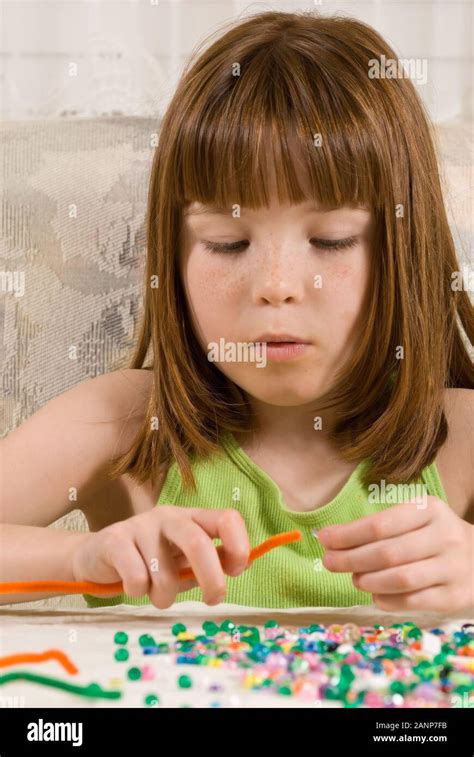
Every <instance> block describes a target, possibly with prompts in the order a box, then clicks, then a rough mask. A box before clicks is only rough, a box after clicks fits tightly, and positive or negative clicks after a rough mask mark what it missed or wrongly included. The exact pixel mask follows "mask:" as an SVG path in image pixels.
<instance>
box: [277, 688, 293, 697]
mask: <svg viewBox="0 0 474 757" xmlns="http://www.w3.org/2000/svg"><path fill="white" fill-rule="evenodd" d="M278 693H279V694H283V696H285V697H289V696H291V694H292V691H291V689H290V687H289V686H280V688H279V689H278Z"/></svg>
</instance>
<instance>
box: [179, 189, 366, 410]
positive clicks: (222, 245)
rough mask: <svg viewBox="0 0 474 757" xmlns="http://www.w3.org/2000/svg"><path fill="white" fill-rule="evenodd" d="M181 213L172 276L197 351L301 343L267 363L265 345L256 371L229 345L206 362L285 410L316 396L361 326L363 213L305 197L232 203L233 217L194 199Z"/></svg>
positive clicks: (253, 394)
mask: <svg viewBox="0 0 474 757" xmlns="http://www.w3.org/2000/svg"><path fill="white" fill-rule="evenodd" d="M273 197H275V195H273ZM234 208H235V206H234ZM183 216H184V218H183V243H182V249H181V258H180V265H181V276H182V282H183V285H184V287H185V292H186V296H187V301H188V304H189V310H190V313H191V315H192V318H193V323H194V330H195V333H196V336H197V337H198V339H199V341H200V343H201V344H202V346H203V349H204V350H205V353H206V355H209V350H210V345H211V344H212V343H215V344H217V345H219V343H220V342H221V343H224V345H225V346H227V345H228V344H234V345H238V344H243V343H248V342H256V341H258V337H259V336H260V335H262V334H264V333H265V332H271V333H272V334H290V335H292V336H294V337H298V338H300V339H303V340H304V341H305V342H309V344H308V345H307V346H306V347H305V348H304V350H303V351H302V352H301V353H300V354H299V355H298V356H296V357H294V358H292V359H289V360H285V361H277V360H275V359H272V358H271V357H270V352H271V350H268V351H267V353H266V354H267V357H266V365H265V367H257V366H258V361H255V360H254V362H247V361H246V360H245V359H242V355H245V354H246V353H245V352H241V353H240V359H239V352H238V351H237V350H236V352H235V353H234V354H235V355H236V356H237V357H236V359H232V353H229V352H227V356H228V357H229V355H230V356H231V357H230V359H228V357H227V358H225V359H223V360H221V357H222V353H220V354H219V359H218V360H217V361H216V365H217V367H218V368H219V370H221V371H222V372H223V373H224V374H225V375H226V376H227V377H228V378H229V379H231V380H232V381H233V382H235V383H236V384H237V385H238V386H240V387H241V388H242V389H243V390H244V391H245V392H246V393H248V394H249V395H250V396H251V397H253V398H255V399H257V400H260V401H261V402H265V403H268V404H270V405H279V406H286V407H290V406H298V405H302V404H305V403H311V402H313V401H314V400H316V399H317V398H318V397H319V396H321V395H322V394H323V393H325V392H326V391H327V390H328V389H330V387H331V386H332V384H333V383H334V377H335V372H336V371H337V370H338V369H340V368H341V367H342V366H343V364H344V363H345V362H346V361H347V360H348V358H349V357H350V354H351V352H352V350H353V349H354V346H355V345H356V343H357V340H358V338H359V335H360V329H361V328H363V322H362V321H363V318H362V316H363V313H362V309H363V303H364V296H365V294H366V290H367V284H368V278H369V262H370V241H371V232H372V215H371V213H370V211H368V210H366V209H363V208H354V207H341V208H338V209H336V210H331V211H325V212H323V211H321V210H319V211H318V210H317V209H315V204H314V203H313V202H305V203H302V204H299V205H281V204H278V202H277V201H275V200H273V199H272V203H271V205H270V207H268V208H263V209H261V210H257V211H250V210H247V209H246V208H240V217H234V215H233V213H232V211H229V210H228V209H226V210H220V211H219V209H216V208H212V207H207V206H203V205H201V204H200V203H191V204H190V205H188V206H187V207H186V208H185V209H184V213H183ZM336 243H337V244H336ZM228 245H231V246H232V247H234V248H235V250H234V251H228V250H226V247H227V246H228ZM209 247H212V249H209ZM213 250H214V251H213ZM263 354H265V352H263V353H261V355H263ZM261 362H262V364H263V360H261Z"/></svg>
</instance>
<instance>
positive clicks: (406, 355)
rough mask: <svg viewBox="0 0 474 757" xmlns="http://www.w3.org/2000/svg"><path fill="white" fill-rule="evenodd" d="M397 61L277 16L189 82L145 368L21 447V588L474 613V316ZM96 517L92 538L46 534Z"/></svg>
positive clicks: (314, 20) (9, 503)
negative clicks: (68, 518)
mask: <svg viewBox="0 0 474 757" xmlns="http://www.w3.org/2000/svg"><path fill="white" fill-rule="evenodd" d="M382 56H385V58H384V59H382ZM387 59H391V60H395V54H394V52H393V50H391V49H390V47H389V46H388V45H387V44H386V43H385V42H384V40H383V39H382V38H381V37H380V36H379V34H377V33H376V32H375V31H374V30H373V29H372V28H370V27H369V26H367V25H365V24H363V23H361V22H358V21H355V20H351V19H348V18H337V17H336V18H334V17H333V18H327V17H319V16H318V15H313V14H303V15H299V14H293V13H279V12H266V13H263V14H260V15H257V16H254V17H250V18H248V19H246V20H244V21H243V22H241V23H239V24H238V25H236V26H234V27H232V28H230V29H229V30H228V31H227V32H226V33H225V34H223V36H221V37H220V38H218V39H216V40H215V41H214V42H213V43H212V44H211V45H210V46H209V47H208V49H206V50H204V51H202V52H201V54H200V56H199V57H198V58H197V60H196V61H195V62H194V63H193V64H192V65H190V66H188V67H187V69H186V70H185V72H184V74H183V77H182V79H181V81H180V84H179V86H178V88H177V91H176V93H175V96H174V98H173V100H172V102H171V104H170V106H169V108H168V111H167V113H166V116H165V118H164V121H163V124H162V127H161V131H160V143H159V146H158V148H157V150H156V153H155V157H154V163H153V169H152V174H151V181H150V187H149V206H148V213H147V229H148V258H147V269H146V291H145V308H144V318H143V323H142V327H141V334H140V338H139V343H138V345H137V349H136V353H135V356H134V358H133V361H132V364H131V368H130V369H128V370H125V371H118V372H113V373H111V374H108V375H105V376H102V377H99V378H95V379H91V380H87V381H85V382H82V383H81V384H79V385H78V386H77V387H74V388H73V389H72V390H70V391H69V392H67V393H66V394H64V395H63V396H61V397H58V398H56V399H55V400H53V401H51V402H50V403H48V404H47V405H46V406H45V407H44V408H42V409H41V410H39V411H38V412H37V413H36V414H35V415H34V416H32V417H31V418H30V419H28V420H27V421H26V422H25V423H24V424H22V425H21V426H20V428H18V429H17V430H15V431H14V432H13V433H12V434H10V435H9V436H8V437H6V438H5V439H4V440H2V443H1V444H2V450H1V451H2V455H3V458H4V461H5V471H6V485H5V486H4V487H3V501H2V514H1V519H2V550H1V552H2V558H1V574H0V580H2V581H8V580H28V579H33V578H36V579H47V578H52V579H61V578H62V579H65V580H91V581H95V582H101V583H114V582H116V581H120V580H122V581H123V583H124V590H125V592H124V594H123V595H117V594H115V595H114V594H113V592H111V593H110V595H108V596H107V597H105V598H99V597H96V596H93V595H85V596H86V600H87V602H88V604H89V606H91V607H97V606H102V605H107V604H109V605H110V604H118V603H121V602H126V603H130V604H132V605H133V604H135V605H136V604H143V603H149V602H151V603H153V604H154V605H155V606H156V607H159V608H165V607H169V606H170V605H171V604H172V603H173V602H174V601H178V602H179V601H182V600H188V599H195V600H196V599H197V600H203V601H204V602H206V603H207V604H216V603H217V602H220V601H223V600H224V599H225V600H226V601H228V602H235V603H240V604H247V605H253V606H260V607H269V608H276V607H292V606H303V605H309V606H317V605H325V606H328V605H331V606H348V605H356V604H369V603H372V602H375V604H376V605H378V607H380V608H382V609H386V610H411V609H415V608H416V609H421V608H424V609H432V610H437V611H445V612H452V611H457V610H460V609H462V608H465V607H468V606H470V605H471V604H472V603H473V562H472V561H473V531H474V527H473V525H472V522H473V521H472V509H470V508H472V504H473V502H474V477H473V466H472V460H473V456H474V455H473V452H474V449H473V448H474V441H473V437H474V434H473V424H474V399H473V395H474V393H473V391H472V390H473V388H474V369H473V364H472V359H471V356H470V352H469V348H468V341H469V342H470V343H471V344H472V342H473V341H474V317H473V309H472V304H471V302H470V299H469V297H468V294H467V292H466V291H465V290H464V289H463V288H461V289H460V288H459V287H456V288H455V287H452V281H453V275H455V274H456V273H457V272H458V271H459V268H460V266H459V263H458V262H457V260H456V255H455V250H454V244H453V240H452V237H451V234H450V231H449V228H448V223H447V218H446V213H445V209H444V206H443V199H442V193H441V189H440V180H439V174H438V167H437V162H436V157H435V152H434V148H433V142H432V136H431V133H430V127H429V124H428V120H427V117H426V115H425V113H424V110H423V108H422V105H421V102H420V100H419V98H418V95H417V93H416V91H415V88H414V86H413V84H412V83H411V81H410V80H409V79H408V78H404V77H401V78H386V77H384V76H383V75H378V76H374V75H373V70H374V61H375V62H377V61H381V60H387ZM369 71H372V73H371V74H370V75H369ZM149 352H150V353H151V354H150V355H149ZM148 355H149V357H148V359H147V356H148ZM71 487H74V490H75V491H77V499H75V500H74V501H73V502H71V501H69V499H68V498H67V493H68V492H69V491H70V489H71ZM32 492H33V494H34V496H33V497H32ZM77 507H79V508H81V509H82V511H83V512H84V513H85V515H86V517H87V519H88V522H89V527H90V531H89V532H88V533H71V532H65V531H58V530H53V529H47V528H45V526H47V525H48V523H51V522H52V521H53V520H55V519H57V518H58V517H60V516H61V515H64V514H65V513H66V512H68V511H70V510H72V509H73V508H77ZM295 528H297V529H299V530H300V531H301V533H302V539H301V541H299V542H297V543H293V544H289V545H287V546H285V547H280V548H279V549H276V550H273V551H272V552H270V553H268V554H267V555H265V556H264V557H262V558H261V559H259V560H257V561H256V562H254V563H252V564H251V565H250V566H249V567H247V561H248V555H249V550H250V547H251V546H254V545H256V544H257V543H259V542H260V541H262V540H264V539H265V538H268V537H269V536H272V535H274V534H276V533H279V532H282V531H287V530H292V529H295ZM216 540H220V541H221V544H220V545H216V543H215V542H216ZM184 566H191V567H192V569H193V571H194V574H195V576H196V580H195V581H194V580H193V581H191V580H188V581H180V580H179V577H178V571H179V570H180V568H182V567H184ZM43 596H44V595H43ZM47 596H49V595H47ZM37 598H38V595H29V596H27V597H25V595H18V596H15V597H14V598H13V601H16V600H23V601H24V600H25V599H37ZM7 600H8V602H11V601H12V597H11V596H9V597H7Z"/></svg>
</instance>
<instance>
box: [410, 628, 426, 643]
mask: <svg viewBox="0 0 474 757" xmlns="http://www.w3.org/2000/svg"><path fill="white" fill-rule="evenodd" d="M407 636H408V638H409V639H416V640H417V641H418V639H421V637H422V636H423V632H422V631H420V629H419V628H412V629H411V631H408V633H407Z"/></svg>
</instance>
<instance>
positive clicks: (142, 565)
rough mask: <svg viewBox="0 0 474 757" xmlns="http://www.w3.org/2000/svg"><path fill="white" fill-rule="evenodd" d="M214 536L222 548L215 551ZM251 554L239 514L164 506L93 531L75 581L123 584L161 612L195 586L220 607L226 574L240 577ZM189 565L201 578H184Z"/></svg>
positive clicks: (76, 564) (75, 563)
mask: <svg viewBox="0 0 474 757" xmlns="http://www.w3.org/2000/svg"><path fill="white" fill-rule="evenodd" d="M214 538H218V539H220V540H221V541H222V545H219V546H217V547H216V545H215V544H214V543H213V541H212V539H214ZM249 554H250V544H249V539H248V534H247V529H246V527H245V522H244V520H243V518H242V516H241V515H240V513H239V512H238V510H234V509H225V510H206V509H201V508H187V507H177V506H175V505H159V506H157V507H154V508H153V510H150V511H148V512H145V513H141V514H140V515H134V516H133V517H132V518H127V519H126V520H122V521H118V522H117V523H113V524H112V525H111V526H107V527H106V528H104V529H102V530H101V531H94V532H90V533H89V534H88V538H86V539H84V540H83V541H81V542H80V543H79V544H78V546H77V547H76V550H75V551H74V553H73V556H72V571H73V575H74V580H76V581H94V582H95V583H113V582H116V581H122V582H123V588H124V592H125V593H126V594H129V595H130V596H131V597H141V596H143V595H144V594H148V596H149V598H150V601H151V602H152V604H154V605H155V607H158V608H160V609H165V608H167V607H169V606H170V605H172V604H173V602H174V601H175V598H176V595H177V594H179V592H181V591H187V590H188V589H192V588H194V587H196V586H200V587H201V589H202V592H203V601H204V602H205V603H206V604H208V605H215V604H218V603H219V602H222V601H223V600H224V598H225V591H226V581H225V575H224V574H225V573H226V574H227V575H230V576H238V575H240V574H241V573H242V572H243V571H244V570H245V569H246V568H247V567H248V560H249ZM184 567H191V568H192V570H193V573H194V575H195V576H196V579H197V580H192V579H188V580H182V579H180V578H179V571H180V570H181V569H182V568H184ZM89 593H91V592H89ZM116 595H117V592H111V593H110V594H100V596H101V597H104V596H107V597H111V596H116ZM95 596H99V595H95Z"/></svg>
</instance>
